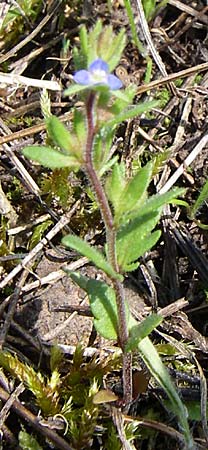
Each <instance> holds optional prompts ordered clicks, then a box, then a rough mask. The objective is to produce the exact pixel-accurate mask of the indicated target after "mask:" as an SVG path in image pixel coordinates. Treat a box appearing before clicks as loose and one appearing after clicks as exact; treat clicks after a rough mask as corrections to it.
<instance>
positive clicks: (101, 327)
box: [87, 280, 118, 339]
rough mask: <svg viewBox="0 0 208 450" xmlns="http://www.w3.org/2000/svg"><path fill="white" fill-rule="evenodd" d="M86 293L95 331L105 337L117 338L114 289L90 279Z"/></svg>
mask: <svg viewBox="0 0 208 450" xmlns="http://www.w3.org/2000/svg"><path fill="white" fill-rule="evenodd" d="M87 293H88V296H89V301H90V308H91V311H92V314H93V316H94V325H95V328H96V330H97V332H98V333H100V334H101V336H103V337H104V338H105V339H117V331H118V315H117V306H116V296H115V292H114V290H113V289H112V288H111V287H110V286H108V285H107V284H106V283H103V282H101V281H97V280H90V281H89V282H88V283H87Z"/></svg>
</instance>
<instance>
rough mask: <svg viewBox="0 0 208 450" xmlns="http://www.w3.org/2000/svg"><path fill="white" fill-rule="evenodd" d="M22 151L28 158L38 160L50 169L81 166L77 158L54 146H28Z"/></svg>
mask: <svg viewBox="0 0 208 450" xmlns="http://www.w3.org/2000/svg"><path fill="white" fill-rule="evenodd" d="M22 153H23V155H24V156H26V157H27V158H29V159H32V160H33V161H37V162H39V164H41V165H42V166H44V167H49V169H59V168H61V167H71V168H73V169H78V168H79V166H80V164H79V162H78V161H77V159H76V158H74V157H73V156H67V155H64V154H63V153H61V152H59V151H58V150H55V149H54V148H52V147H44V146H35V145H34V146H28V147H25V148H24V149H23V150H22Z"/></svg>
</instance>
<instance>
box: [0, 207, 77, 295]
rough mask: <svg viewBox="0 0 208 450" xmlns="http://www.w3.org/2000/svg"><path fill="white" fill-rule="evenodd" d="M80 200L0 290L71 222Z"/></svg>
mask: <svg viewBox="0 0 208 450" xmlns="http://www.w3.org/2000/svg"><path fill="white" fill-rule="evenodd" d="M79 204H80V200H78V201H77V202H76V203H75V204H74V205H73V207H72V208H71V209H70V211H69V212H68V213H67V214H65V215H64V216H62V217H61V219H60V220H59V222H58V223H56V225H55V226H54V227H53V228H52V230H50V231H49V232H48V233H47V234H46V236H45V237H44V238H42V239H41V240H40V242H39V243H38V244H37V245H36V246H35V247H34V248H33V249H32V250H31V252H30V253H29V254H28V255H27V256H26V257H25V258H24V259H23V261H21V263H20V264H18V265H17V267H15V268H14V269H13V270H12V271H11V272H10V273H9V274H8V275H7V276H6V277H5V278H4V279H3V280H2V282H1V283H0V289H3V288H4V287H5V286H6V285H7V284H8V283H9V282H10V281H11V280H13V278H14V277H15V276H16V275H17V274H18V273H19V272H20V271H21V270H22V269H23V268H26V266H27V265H28V264H29V263H30V262H31V261H32V260H33V259H34V258H36V257H37V255H38V253H39V252H40V251H41V250H42V249H43V247H44V245H47V243H48V241H50V240H51V239H53V238H54V236H56V235H57V234H58V233H59V232H60V231H61V230H62V229H63V228H64V227H65V226H66V225H67V224H68V223H69V222H70V220H71V217H72V216H73V214H74V213H75V212H76V211H77V208H78V207H79Z"/></svg>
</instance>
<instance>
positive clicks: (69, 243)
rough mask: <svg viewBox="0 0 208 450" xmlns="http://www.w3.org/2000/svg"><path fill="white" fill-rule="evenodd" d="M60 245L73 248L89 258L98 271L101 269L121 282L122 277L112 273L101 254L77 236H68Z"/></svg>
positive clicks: (112, 270) (110, 267)
mask: <svg viewBox="0 0 208 450" xmlns="http://www.w3.org/2000/svg"><path fill="white" fill-rule="evenodd" d="M62 243H63V244H64V245H66V247H70V248H73V249H74V250H76V251H77V252H79V253H81V254H82V255H84V256H86V257H87V258H89V260H90V261H92V262H93V263H94V264H95V265H96V266H97V267H98V268H99V269H102V270H103V271H104V272H105V273H107V275H109V276H110V277H113V278H116V279H118V280H122V279H123V277H122V275H120V274H118V273H117V272H115V271H114V269H113V267H112V266H111V265H110V264H109V263H108V261H107V260H106V259H105V258H104V256H103V255H102V253H100V252H99V251H98V250H96V249H95V248H94V247H91V246H90V245H89V244H88V243H87V242H85V241H83V240H82V239H80V238H79V237H78V236H73V235H68V236H65V237H64V238H63V239H62Z"/></svg>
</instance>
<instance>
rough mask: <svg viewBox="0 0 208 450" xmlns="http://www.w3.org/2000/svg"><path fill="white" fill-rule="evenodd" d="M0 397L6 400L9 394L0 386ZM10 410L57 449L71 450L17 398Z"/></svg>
mask: <svg viewBox="0 0 208 450" xmlns="http://www.w3.org/2000/svg"><path fill="white" fill-rule="evenodd" d="M0 398H1V400H2V401H3V402H7V401H8V399H9V394H8V393H7V392H6V391H5V390H4V389H3V388H2V387H0ZM11 408H12V410H13V411H14V412H15V413H16V414H17V415H18V416H20V417H22V418H23V419H24V420H25V421H26V422H28V423H29V424H30V425H31V426H32V427H33V428H34V429H35V430H36V431H37V432H39V433H41V434H42V435H43V436H44V438H45V439H49V440H50V441H51V442H53V444H54V445H55V446H56V448H57V449H59V450H72V448H71V446H70V445H69V444H68V443H67V442H66V441H65V440H64V439H63V438H62V437H61V436H59V435H58V434H57V433H55V431H53V430H51V429H50V428H48V427H46V426H43V425H41V423H40V422H39V421H38V418H37V417H36V416H35V415H34V414H32V413H31V411H29V410H28V409H26V408H25V407H24V406H23V405H22V404H21V402H20V401H19V400H14V401H13V403H12V405H11Z"/></svg>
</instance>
